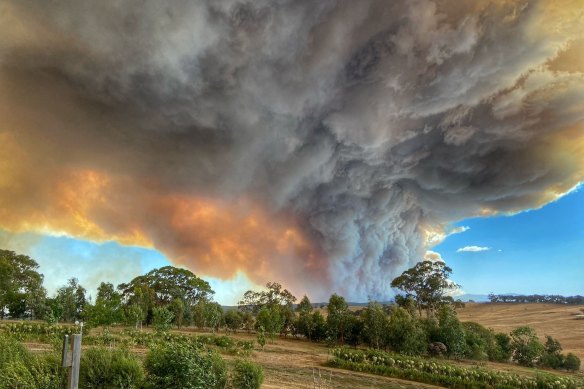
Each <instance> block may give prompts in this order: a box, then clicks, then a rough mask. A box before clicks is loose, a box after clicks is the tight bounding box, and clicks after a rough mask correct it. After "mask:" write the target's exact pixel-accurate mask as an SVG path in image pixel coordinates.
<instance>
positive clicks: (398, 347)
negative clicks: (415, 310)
mask: <svg viewBox="0 0 584 389" xmlns="http://www.w3.org/2000/svg"><path fill="white" fill-rule="evenodd" d="M387 341H388V344H389V346H390V347H391V348H392V349H393V350H394V351H396V352H398V353H400V354H405V355H419V354H422V353H423V352H424V351H426V347H427V344H428V342H427V336H426V332H425V331H424V329H423V327H422V326H420V324H419V323H418V322H417V321H416V319H415V318H413V317H412V316H411V315H410V313H409V312H408V311H406V310H405V309H403V308H397V309H396V310H395V311H394V312H393V313H392V315H391V316H390V318H389V323H388V325H387Z"/></svg>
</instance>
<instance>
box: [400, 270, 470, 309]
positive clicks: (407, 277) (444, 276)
mask: <svg viewBox="0 0 584 389" xmlns="http://www.w3.org/2000/svg"><path fill="white" fill-rule="evenodd" d="M451 273H452V269H451V268H449V267H448V266H446V264H445V263H444V262H439V261H436V262H433V261H423V262H418V263H417V264H416V265H415V266H414V267H412V268H410V269H408V270H406V271H404V272H403V273H402V274H401V275H400V276H399V277H397V278H395V279H394V280H393V281H392V282H391V287H392V288H397V289H400V290H403V291H404V292H406V293H407V294H408V295H411V296H413V298H414V300H415V301H416V305H417V307H418V310H419V311H420V313H421V311H422V310H423V309H425V310H426V311H427V313H428V315H429V314H430V313H431V312H433V311H435V310H436V308H437V307H438V306H440V305H442V304H444V303H447V302H452V298H449V296H446V293H447V292H448V291H453V290H455V289H457V288H458V287H459V285H457V284H456V283H454V282H453V281H451V280H449V279H448V277H449V276H450V274H451Z"/></svg>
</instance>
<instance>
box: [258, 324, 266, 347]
mask: <svg viewBox="0 0 584 389" xmlns="http://www.w3.org/2000/svg"><path fill="white" fill-rule="evenodd" d="M258 344H259V345H260V347H261V348H262V350H263V349H264V346H265V345H266V332H265V330H264V327H263V326H259V328H258Z"/></svg>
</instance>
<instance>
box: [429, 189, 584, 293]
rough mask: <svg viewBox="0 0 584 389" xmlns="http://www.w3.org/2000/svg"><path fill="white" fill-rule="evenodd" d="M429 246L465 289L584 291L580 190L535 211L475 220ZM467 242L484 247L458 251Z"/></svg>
mask: <svg viewBox="0 0 584 389" xmlns="http://www.w3.org/2000/svg"><path fill="white" fill-rule="evenodd" d="M456 225H457V226H467V227H469V230H467V231H465V232H463V233H460V234H454V235H451V236H449V237H448V238H446V240H444V241H443V242H442V243H441V244H439V245H437V246H435V247H434V248H433V250H434V251H437V252H439V253H440V254H441V255H442V257H443V258H444V260H445V261H446V263H447V264H448V265H449V266H450V267H452V268H453V275H452V278H453V279H454V280H455V281H457V282H458V283H459V284H461V285H462V287H463V290H464V291H465V292H467V293H476V294H487V293H490V292H494V293H509V292H512V293H513V292H514V293H521V294H534V293H542V294H544V293H545V294H552V293H554V294H563V295H575V294H584V190H583V189H582V188H580V189H578V190H575V191H573V192H571V193H570V194H568V195H566V196H564V197H562V198H561V199H559V200H557V201H555V202H553V203H550V204H548V205H546V206H545V207H543V208H540V209H537V210H531V211H526V212H522V213H519V214H516V215H513V216H498V217H490V218H474V219H467V220H463V221H461V222H459V223H457V224H456ZM467 246H478V247H488V248H489V249H488V250H485V251H479V252H458V250H459V249H460V248H463V247H467Z"/></svg>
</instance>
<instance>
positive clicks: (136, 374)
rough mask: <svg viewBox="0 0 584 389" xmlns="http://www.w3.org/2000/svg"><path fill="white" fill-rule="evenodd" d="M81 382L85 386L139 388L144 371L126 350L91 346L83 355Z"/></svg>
mask: <svg viewBox="0 0 584 389" xmlns="http://www.w3.org/2000/svg"><path fill="white" fill-rule="evenodd" d="M79 378H80V382H81V385H82V387H84V388H128V389H130V388H138V387H140V385H141V384H142V382H143V381H144V371H143V370H142V366H141V365H140V362H139V361H138V360H137V358H136V357H135V356H133V355H132V354H130V353H129V352H128V351H126V350H120V349H118V350H109V349H105V348H97V347H96V348H91V349H88V350H86V351H85V352H83V354H82V356H81V368H80V377H79Z"/></svg>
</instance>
